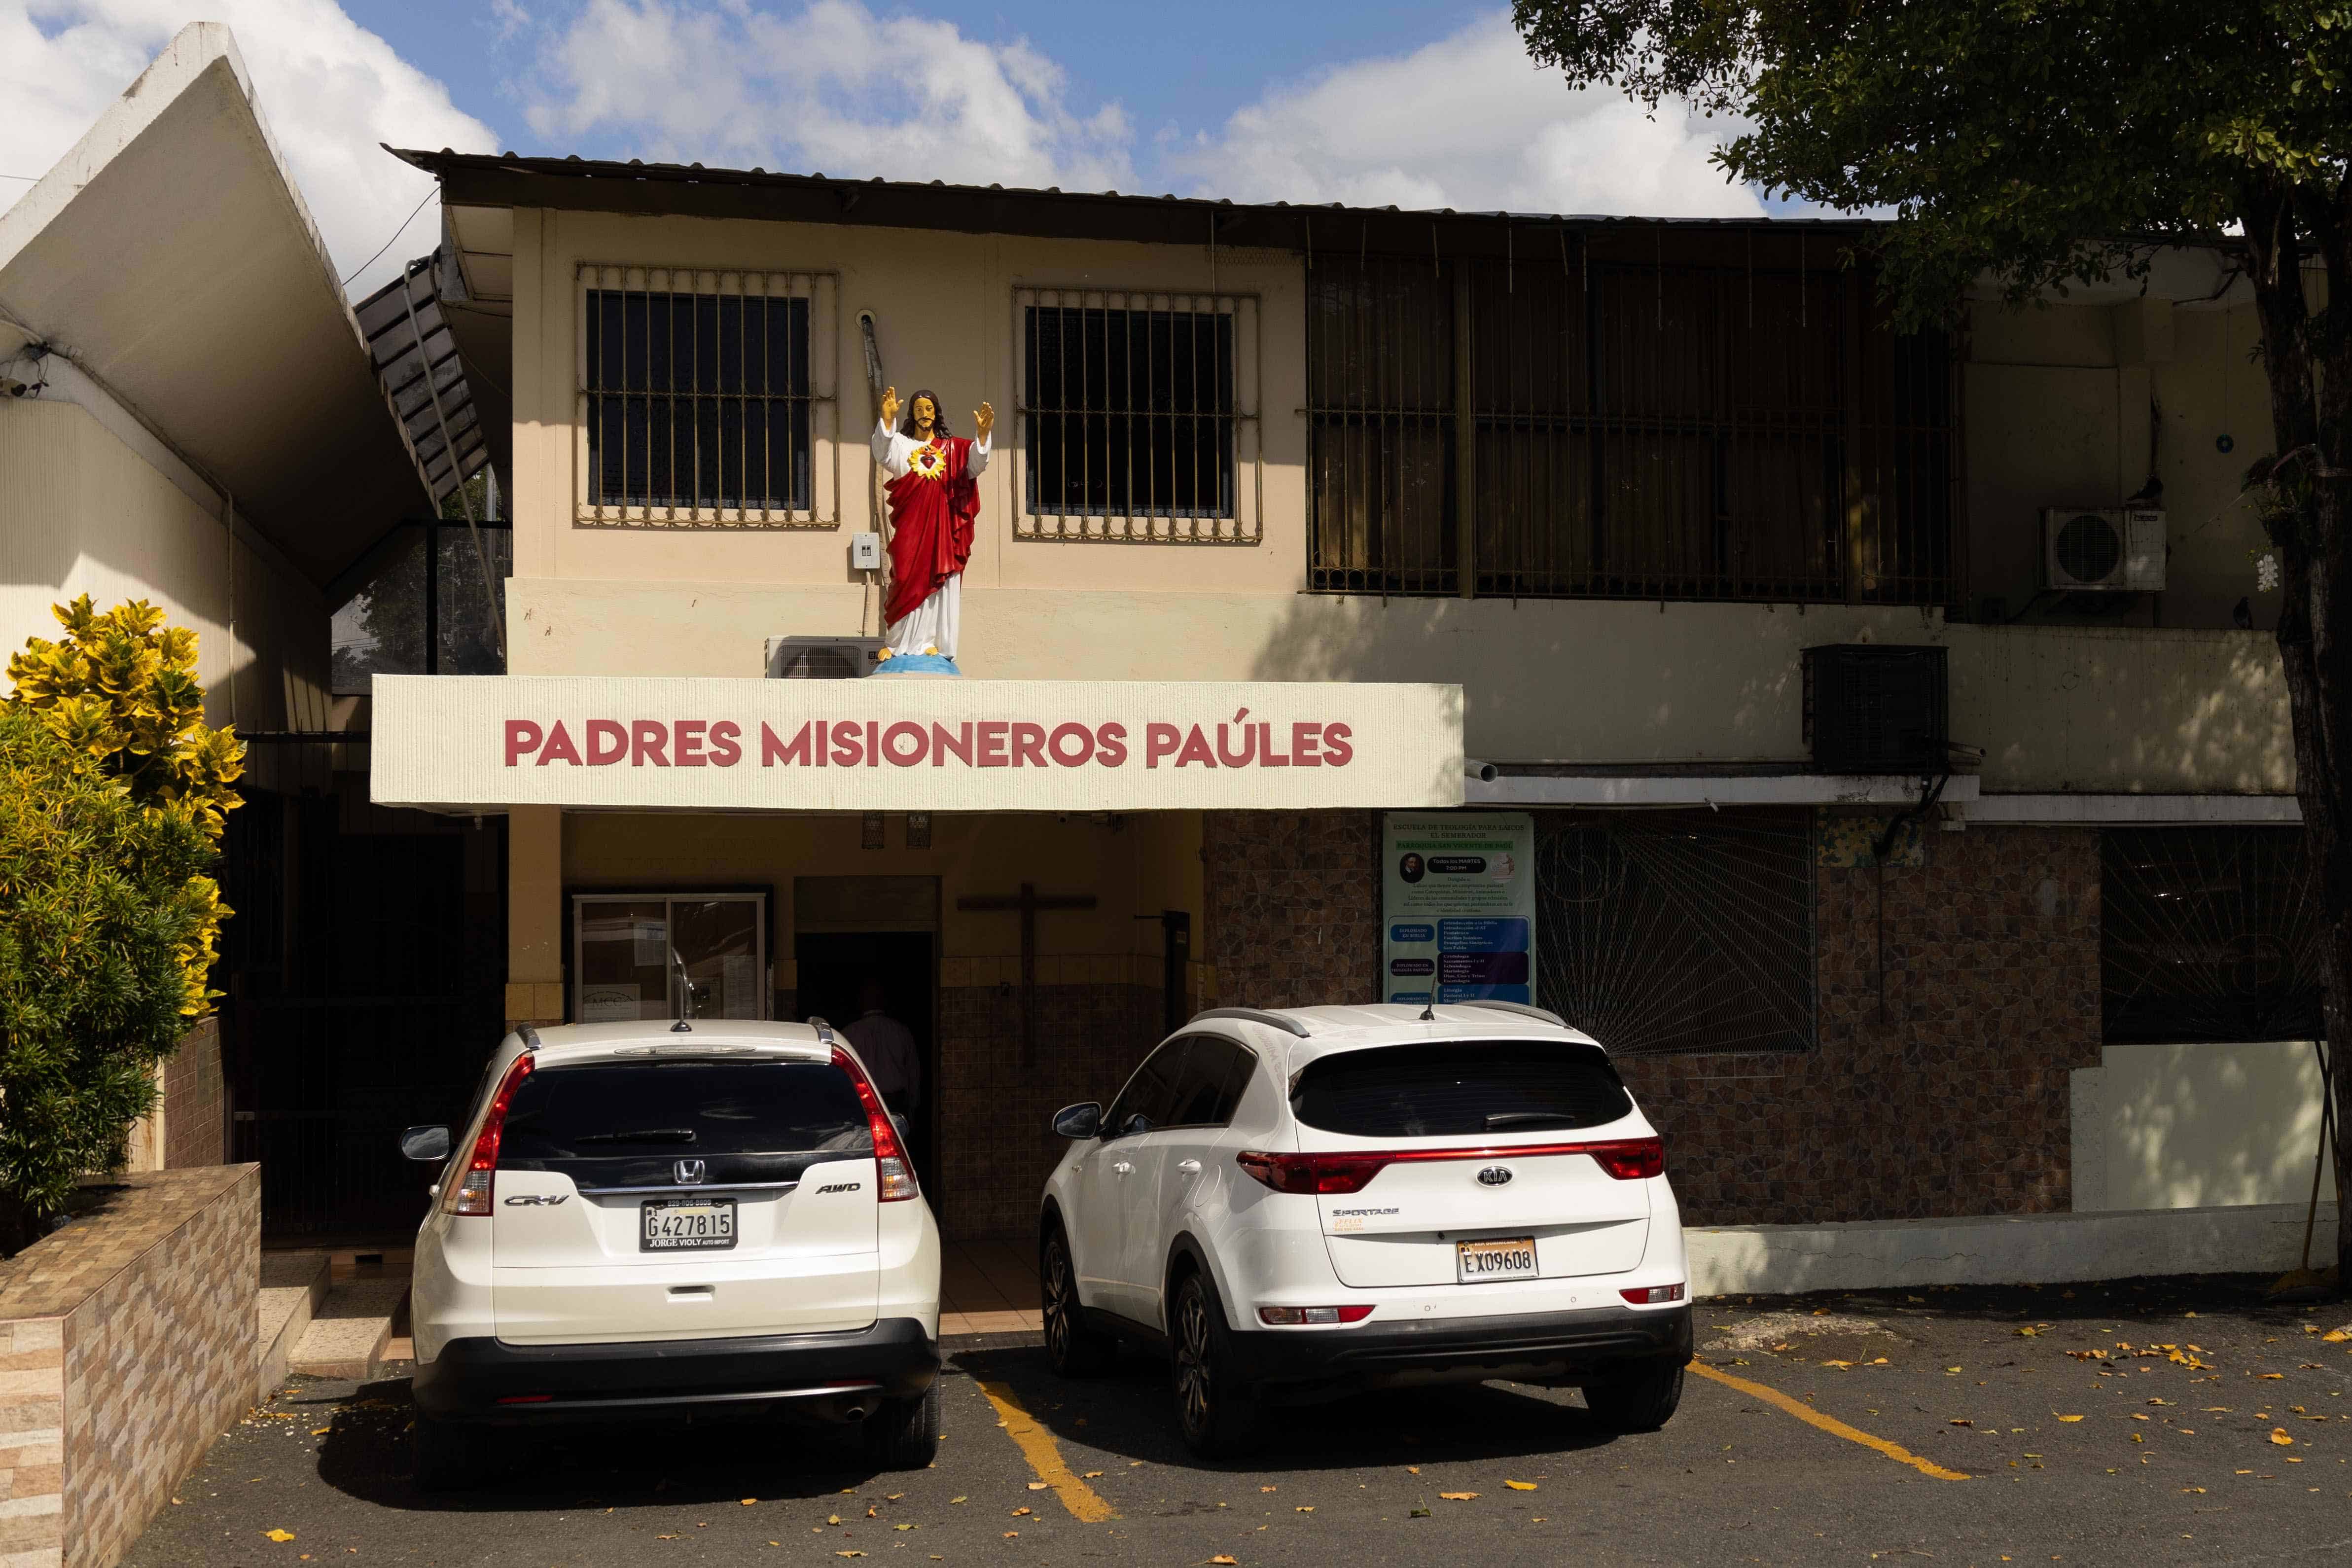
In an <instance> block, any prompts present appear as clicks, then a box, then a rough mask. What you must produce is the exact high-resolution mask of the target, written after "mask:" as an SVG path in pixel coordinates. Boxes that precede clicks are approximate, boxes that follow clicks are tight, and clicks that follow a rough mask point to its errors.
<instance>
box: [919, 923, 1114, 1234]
mask: <svg viewBox="0 0 2352 1568" xmlns="http://www.w3.org/2000/svg"><path fill="white" fill-rule="evenodd" d="M1155 962H1156V961H1155ZM939 1037H940V1155H939V1164H940V1169H939V1171H938V1172H937V1173H936V1174H935V1175H933V1176H931V1177H929V1178H927V1180H926V1185H927V1186H928V1187H929V1191H930V1192H931V1194H932V1197H933V1201H934V1202H935V1203H936V1204H938V1205H939V1206H940V1208H941V1209H943V1210H944V1211H945V1212H944V1213H943V1214H942V1215H941V1216H940V1223H941V1228H942V1229H943V1230H944V1231H945V1233H946V1234H947V1235H948V1236H950V1237H955V1238H958V1239H976V1238H982V1237H1008V1238H1012V1239H1015V1240H1022V1241H1026V1240H1028V1239H1030V1238H1031V1237H1034V1235H1035V1234H1036V1228H1037V1200H1038V1197H1039V1195H1040V1194H1043V1193H1044V1191H1045V1178H1046V1177H1047V1176H1048V1175H1049V1174H1051V1173H1052V1172H1053V1169H1054V1166H1055V1163H1057V1162H1058V1161H1059V1160H1060V1159H1061V1157H1062V1152H1063V1151H1064V1150H1065V1149H1066V1147H1067V1145H1066V1144H1065V1143H1064V1142H1062V1140H1061V1139H1059V1138H1056V1137H1055V1136H1054V1134H1053V1131H1052V1129H1051V1127H1050V1126H1049V1122H1050V1121H1051V1119H1052V1117H1053V1114H1054V1112H1055V1110H1059V1109H1060V1108H1061V1107H1063V1106H1065V1105H1068V1104H1071V1103H1073V1102H1075V1101H1077V1100H1109V1099H1110V1097H1111V1096H1112V1095H1113V1094H1116V1093H1117V1092H1118V1086H1119V1085H1120V1084H1121V1083H1123V1082H1124V1081H1126V1079H1127V1075H1128V1074H1129V1073H1130V1072H1132V1071H1134V1070H1135V1065H1136V1063H1138V1062H1139V1061H1141V1060H1142V1059H1143V1056H1144V1053H1145V1052H1147V1051H1148V1050H1150V1048H1151V1047H1153V1046H1154V1045H1156V1044H1158V1043H1159V1040H1160V993H1159V991H1158V990H1157V989H1156V988H1153V987H1149V986H1143V985H1136V984H1115V983H1095V984H1077V985H1070V984H1061V985H1040V986H1038V987H1037V1051H1036V1060H1035V1062H1034V1065H1029V1066H1024V1065H1023V1063H1022V1060H1021V993H1020V988H1019V987H1018V986H1017V985H1014V984H1002V983H1001V984H989V985H947V986H941V987H940V1009H939Z"/></svg>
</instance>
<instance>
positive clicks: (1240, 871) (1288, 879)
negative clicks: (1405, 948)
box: [1202, 811, 1381, 1007]
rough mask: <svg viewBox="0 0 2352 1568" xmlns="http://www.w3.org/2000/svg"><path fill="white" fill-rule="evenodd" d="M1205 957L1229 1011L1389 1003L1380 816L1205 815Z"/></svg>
mask: <svg viewBox="0 0 2352 1568" xmlns="http://www.w3.org/2000/svg"><path fill="white" fill-rule="evenodd" d="M1379 847H1380V816H1379V814H1378V813H1376V812H1369V811H1217V812H1209V813H1206V814H1204V816H1203V817H1202V851H1203V856H1204V860H1203V863H1204V865H1205V867H1206V868H1207V886H1208V902H1209V910H1208V932H1207V943H1206V955H1207V957H1208V958H1209V960H1210V962H1211V963H1213V964H1214V965H1215V967H1216V972H1217V1000H1218V1001H1219V1002H1220V1003H1222V1004H1223V1005H1226V1006H1228V1007H1300V1006H1308V1005H1314V1004H1317V1003H1325V1002H1371V1001H1377V1000H1378V999H1379V997H1380V994H1381V991H1380V963H1381V953H1380V936H1381V884H1380V878H1379V876H1378V875H1377V872H1376V869H1375V868H1376V866H1377V863H1378V861H1379V858H1380V856H1379Z"/></svg>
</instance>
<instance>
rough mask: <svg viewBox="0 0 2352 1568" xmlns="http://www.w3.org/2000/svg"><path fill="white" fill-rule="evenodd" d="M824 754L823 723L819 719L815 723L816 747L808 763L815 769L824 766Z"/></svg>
mask: <svg viewBox="0 0 2352 1568" xmlns="http://www.w3.org/2000/svg"><path fill="white" fill-rule="evenodd" d="M825 752H826V747H825V743H824V720H822V719H820V720H818V721H816V746H815V749H814V755H813V756H811V757H810V758H809V761H810V762H811V763H814V765H815V766H817V767H820V768H821V767H823V766H824V761H825Z"/></svg>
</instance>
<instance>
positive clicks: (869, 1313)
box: [401, 1019, 940, 1488]
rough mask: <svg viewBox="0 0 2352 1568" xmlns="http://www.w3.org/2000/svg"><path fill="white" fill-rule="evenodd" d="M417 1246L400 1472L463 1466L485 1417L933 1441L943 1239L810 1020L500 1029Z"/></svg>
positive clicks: (432, 1147)
mask: <svg viewBox="0 0 2352 1568" xmlns="http://www.w3.org/2000/svg"><path fill="white" fill-rule="evenodd" d="M401 1146H402V1150H403V1152H405V1153H406V1154H407V1155H408V1156H409V1158H411V1159H413V1160H417V1161H421V1162H427V1163H440V1164H443V1166H444V1169H443V1171H442V1173H441V1178H440V1181H439V1182H438V1183H437V1184H436V1185H435V1186H434V1188H433V1195H434V1198H435V1200H436V1201H435V1203H434V1205H433V1207H432V1209H431V1211H430V1212H429V1213H428V1214H427V1215H425V1223H424V1225H423V1226H421V1227H420V1228H419V1229H418V1231H417V1235H416V1261H415V1279H414V1282H413V1296H412V1300H411V1316H412V1319H413V1321H414V1324H415V1342H416V1373H415V1382H414V1389H415V1400H416V1409H417V1417H416V1431H415V1442H416V1477H417V1480H418V1482H419V1484H420V1485H423V1486H425V1487H432V1488H440V1487H450V1486H457V1485H462V1484H465V1483H466V1482H467V1481H469V1480H472V1479H476V1478H477V1477H478V1474H479V1473H480V1471H481V1469H482V1468H483V1461H485V1460H486V1459H487V1458H488V1457H489V1448H488V1445H489V1444H490V1443H492V1442H493V1441H494V1440H495V1437H496V1435H497V1434H498V1433H499V1432H500V1431H501V1430H510V1429H512V1428H515V1427H527V1426H538V1425H541V1424H542V1423H546V1422H551V1421H559V1420H562V1419H565V1418H567V1417H572V1418H576V1417H582V1416H597V1417H604V1418H611V1417H616V1416H630V1415H661V1414H690V1413H694V1412H698V1411H711V1410H717V1409H764V1408H773V1409H778V1410H782V1411H785V1412H790V1413H795V1414H800V1415H808V1416H811V1417H814V1418H816V1419H818V1420H821V1421H832V1422H840V1423H855V1424H857V1425H858V1426H859V1428H860V1430H861V1432H862V1434H863V1435H864V1436H865V1438H866V1443H867V1444H868V1447H869V1448H870V1451H871V1453H872V1456H873V1458H875V1459H876V1460H877V1461H878V1462H879V1463H881V1464H883V1465H885V1466H887V1467H891V1468H914V1467H919V1466H922V1465H926V1464H929V1462H930V1461H931V1458H933V1455H934V1453H935V1451H936V1446H937V1444H938V1442H939V1419H940V1416H939V1392H938V1384H937V1382H936V1379H937V1377H938V1374H939V1365H940V1353H939V1327H940V1245H939V1230H938V1227H937V1226H936V1225H935V1224H934V1223H933V1221H932V1218H931V1213H930V1208H929V1205H927V1204H925V1203H924V1202H923V1201H922V1196H921V1194H920V1193H919V1190H918V1189H917V1187H916V1184H915V1176H914V1173H913V1171H912V1170H911V1169H910V1168H909V1167H908V1163H907V1159H906V1154H905V1152H904V1150H903V1148H902V1146H901V1142H900V1139H899V1135H898V1128H897V1127H896V1126H894V1125H893V1123H892V1120H891V1117H890V1114H889V1111H888V1109H887V1107H886V1106H885V1105H884V1104H883V1102H882V1100H881V1097H880V1096H879V1095H878V1094H877V1093H876V1092H875V1089H874V1085H873V1081H872V1079H870V1078H869V1077H868V1076H867V1073H866V1068H865V1065H864V1064H863V1063H862V1062H860V1061H859V1060H858V1058H857V1056H856V1052H855V1051H853V1050H851V1049H850V1048H849V1047H848V1046H847V1045H846V1043H845V1042H844V1041H842V1040H841V1039H839V1038H838V1037H835V1034H834V1033H833V1031H832V1030H831V1029H830V1028H829V1027H827V1026H825V1025H824V1022H822V1021H821V1020H812V1021H811V1022H809V1023H807V1024H757V1023H736V1022H728V1021H721V1020H717V1019H711V1020H707V1021H701V1022H696V1023H693V1024H670V1025H665V1024H661V1023H658V1022H654V1023H631V1024H589V1025H575V1026H566V1027H561V1028H548V1029H544V1030H537V1031H534V1030H532V1029H530V1028H524V1029H521V1030H520V1031H518V1032H517V1033H515V1034H512V1035H509V1036H508V1037H507V1038H506V1041H505V1043H504V1044H502V1045H501V1046H500V1047H499V1049H498V1051H497V1052H496V1053H495V1054H494V1055H493V1056H492V1058H490V1063H489V1067H488V1070H487V1071H486V1072H485V1073H484V1075H483V1078H482V1081H481V1085H480V1087H479V1088H478V1089H476V1091H475V1094H474V1100H473V1104H472V1107H471V1109H470V1110H468V1111H467V1116H466V1120H465V1122H464V1123H463V1125H462V1126H460V1128H459V1129H458V1130H457V1138H456V1139H455V1140H454V1141H453V1140H452V1139H451V1137H450V1130H449V1129H447V1128H446V1127H414V1128H411V1129H409V1130H408V1131H406V1132H405V1133H404V1134H403V1135H402V1138H401Z"/></svg>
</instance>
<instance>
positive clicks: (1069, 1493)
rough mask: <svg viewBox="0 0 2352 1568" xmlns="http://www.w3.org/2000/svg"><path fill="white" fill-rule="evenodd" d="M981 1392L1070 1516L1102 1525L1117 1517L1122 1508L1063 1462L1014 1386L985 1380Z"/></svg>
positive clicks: (1049, 1434)
mask: <svg viewBox="0 0 2352 1568" xmlns="http://www.w3.org/2000/svg"><path fill="white" fill-rule="evenodd" d="M980 1391H981V1392H982V1394H986V1395H988V1402H989V1403H990V1404H991V1405H995V1406H996V1413H997V1415H1001V1416H1003V1418H1004V1434H1005V1436H1008V1437H1010V1438H1012V1439H1013V1444H1014V1445H1015V1446H1016V1447H1019V1448H1020V1450H1021V1457H1022V1458H1024V1459H1026V1460H1028V1461H1029V1468H1031V1469H1033V1470H1034V1471H1036V1472H1037V1479H1039V1480H1041V1481H1043V1482H1045V1484H1046V1485H1047V1486H1049V1487H1051V1488H1052V1489H1054V1495H1055V1497H1057V1498H1059V1499H1061V1500H1062V1506H1063V1507H1064V1508H1066V1509H1068V1510H1070V1517H1071V1518H1073V1519H1075V1520H1077V1521H1079V1522H1080V1523H1082V1524H1100V1523H1101V1522H1102V1521H1105V1520H1107V1519H1117V1518H1118V1510H1116V1509H1114V1508H1112V1507H1111V1506H1110V1504H1108V1503H1107V1502H1105V1501H1103V1500H1102V1498H1101V1496H1100V1495H1099V1494H1097V1492H1096V1490H1095V1489H1094V1488H1092V1487H1090V1486H1088V1485H1087V1483H1086V1482H1084V1481H1082V1480H1080V1479H1078V1478H1077V1475H1076V1472H1074V1471H1073V1470H1072V1469H1071V1468H1070V1467H1069V1466H1068V1465H1067V1464H1066V1463H1064V1462H1063V1459H1062V1450H1061V1448H1060V1447H1059V1446H1058V1445H1056V1444H1055V1441H1054V1435H1053V1434H1052V1433H1051V1432H1048V1431H1046V1430H1045V1428H1044V1427H1043V1426H1038V1425H1037V1419H1036V1417H1035V1416H1034V1415H1030V1414H1029V1412H1027V1411H1026V1410H1024V1409H1023V1408H1022V1407H1021V1396H1020V1395H1019V1394H1015V1393H1013V1389H1012V1387H1011V1385H1009V1384H1002V1383H987V1382H982V1384H981V1385H980Z"/></svg>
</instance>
